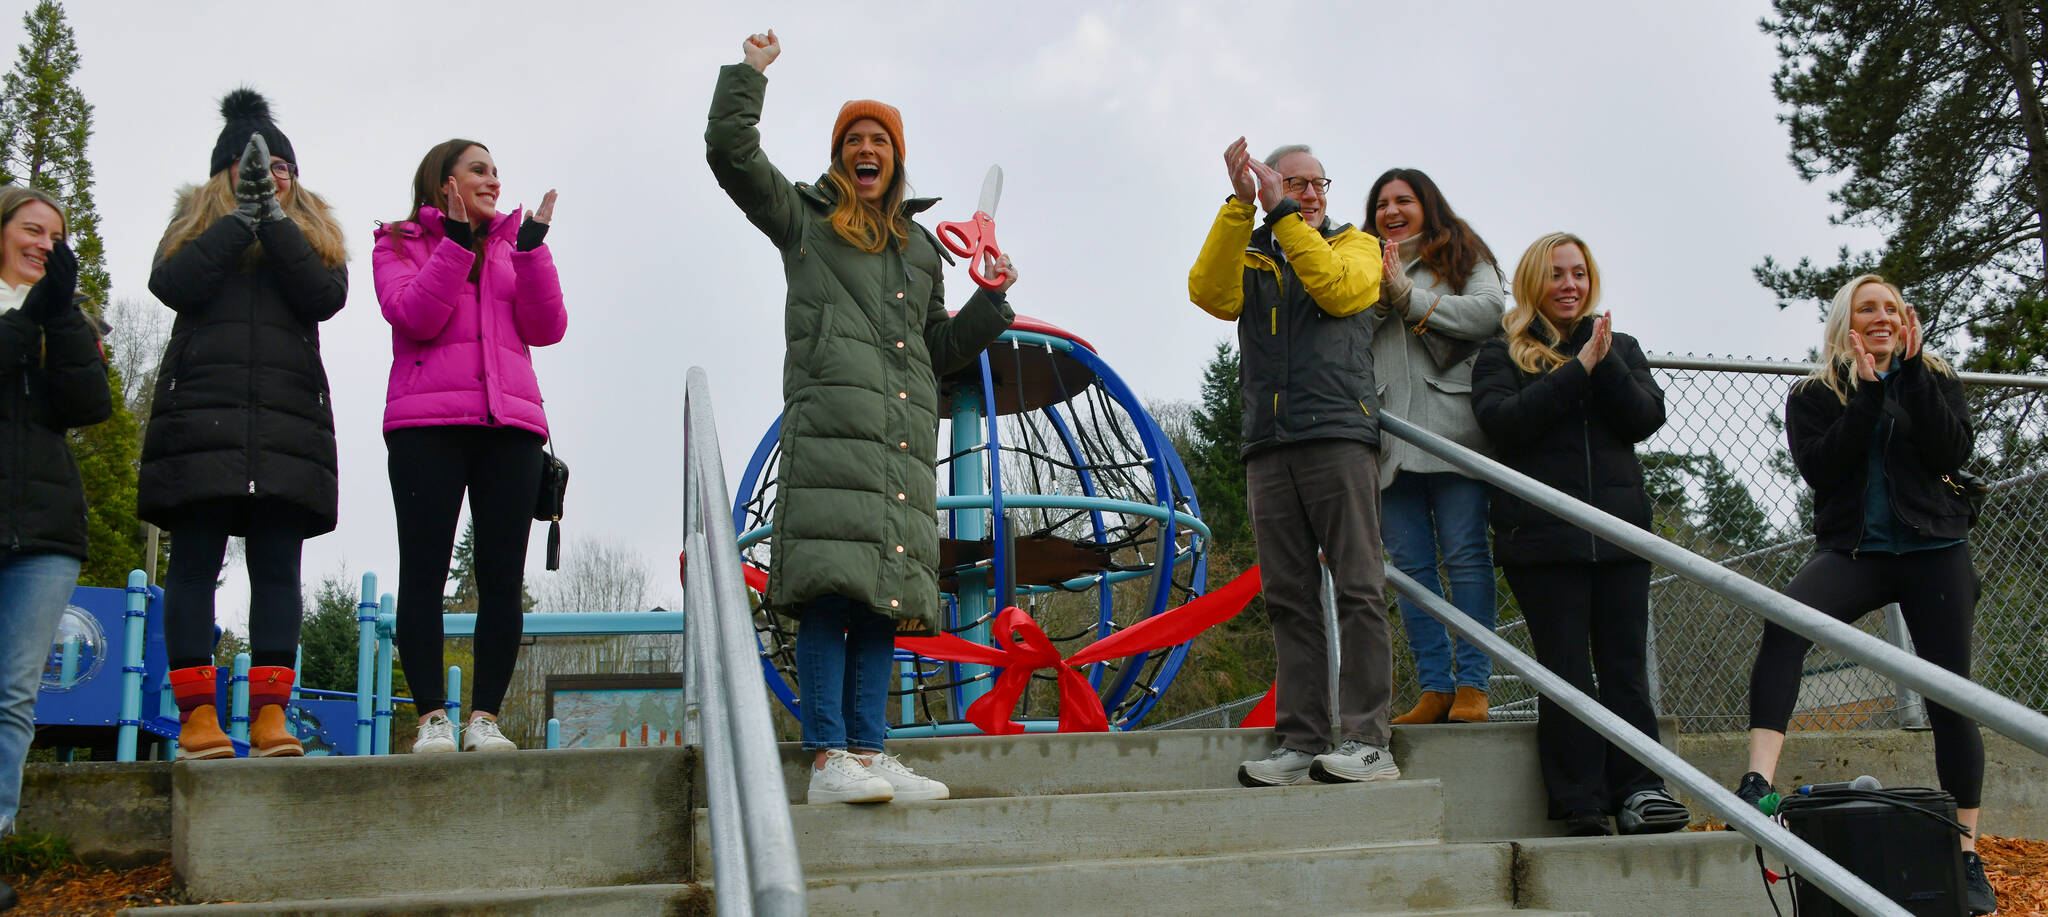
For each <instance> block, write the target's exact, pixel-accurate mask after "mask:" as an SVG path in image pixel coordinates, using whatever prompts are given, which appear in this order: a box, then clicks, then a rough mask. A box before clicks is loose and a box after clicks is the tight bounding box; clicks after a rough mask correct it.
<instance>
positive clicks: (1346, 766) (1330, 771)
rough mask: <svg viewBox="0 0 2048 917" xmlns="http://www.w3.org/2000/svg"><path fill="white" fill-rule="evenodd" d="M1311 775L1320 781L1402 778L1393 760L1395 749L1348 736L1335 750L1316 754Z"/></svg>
mask: <svg viewBox="0 0 2048 917" xmlns="http://www.w3.org/2000/svg"><path fill="white" fill-rule="evenodd" d="M1308 776H1309V779H1312V780H1314V781H1316V782H1317V783H1358V782H1368V781H1374V780H1399V779H1401V768H1400V767H1399V766H1398V765H1396V764H1395V763H1394V753H1393V752H1391V751H1388V750H1387V749H1384V748H1380V747H1378V746H1376V745H1367V744H1365V743H1364V742H1361V741H1359V740H1357V739H1346V740H1344V743H1343V744H1341V745H1338V746H1337V750H1336V751H1333V752H1330V753H1328V754H1323V755H1317V756H1316V760H1315V763H1314V764H1311V765H1309V768H1308Z"/></svg>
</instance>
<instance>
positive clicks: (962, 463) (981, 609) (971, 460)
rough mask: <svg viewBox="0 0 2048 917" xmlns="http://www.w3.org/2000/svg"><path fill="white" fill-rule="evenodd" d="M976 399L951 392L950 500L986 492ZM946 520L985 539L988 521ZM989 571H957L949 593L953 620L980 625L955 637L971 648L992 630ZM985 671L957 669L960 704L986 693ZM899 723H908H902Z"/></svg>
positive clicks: (971, 537)
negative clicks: (955, 605) (954, 606)
mask: <svg viewBox="0 0 2048 917" xmlns="http://www.w3.org/2000/svg"><path fill="white" fill-rule="evenodd" d="M982 398H983V392H982V391H981V390H980V389H978V388H975V387H972V386H965V385H963V386H961V387H959V388H956V389H954V390H953V449H952V452H953V455H955V456H958V457H957V458H955V459H954V460H953V494H952V495H953V496H955V497H963V496H974V497H983V496H986V495H987V494H988V492H989V491H988V480H987V467H986V454H987V453H986V450H985V449H984V448H983V447H984V445H985V442H986V441H985V440H984V439H983V438H982V437H983V431H982V425H983V421H985V420H986V419H987V418H986V415H984V414H983V413H982ZM976 456H982V457H983V458H982V459H980V460H977V459H976ZM952 515H953V537H954V538H956V539H959V540H961V541H964V542H969V543H972V542H976V541H980V540H981V539H983V538H985V537H987V536H988V533H989V525H988V519H987V517H984V516H983V515H982V514H981V513H979V512H976V511H971V510H970V511H967V512H955V513H953V514H952ZM993 572H994V571H993V569H992V568H990V567H985V566H983V567H975V568H973V569H971V570H961V571H960V586H959V588H957V589H955V590H954V591H953V595H954V596H955V601H956V602H958V604H959V611H960V613H959V617H958V618H957V620H958V621H959V623H961V624H963V625H965V624H968V623H970V622H974V621H980V622H981V623H979V624H975V625H973V626H972V627H966V628H965V629H963V630H961V631H960V636H961V637H962V638H963V639H966V640H968V641H970V642H973V643H981V644H987V643H988V642H989V633H990V631H991V630H992V628H991V627H990V626H989V619H992V614H993V613H992V611H991V609H990V607H989V586H990V584H991V582H992V581H991V579H990V575H991V574H992V573H993ZM914 664H915V663H914V662H913V663H906V665H914ZM991 671H992V670H991V669H990V668H989V667H988V666H985V665H971V664H968V663H961V664H960V666H959V672H960V678H961V679H962V680H963V681H967V683H966V684H963V685H961V686H960V697H961V699H962V703H963V704H972V703H974V702H975V701H976V700H979V699H980V698H981V696H982V695H984V694H987V693H988V692H989V690H990V687H991V686H990V685H989V682H988V679H987V678H984V677H980V676H985V675H987V674H988V673H989V672H991ZM969 679H973V680H969ZM910 703H911V695H910V694H907V693H906V694H905V695H903V706H904V710H905V713H906V717H907V714H908V712H909V710H910ZM904 721H905V722H911V720H910V719H908V718H906V719H905V720H904Z"/></svg>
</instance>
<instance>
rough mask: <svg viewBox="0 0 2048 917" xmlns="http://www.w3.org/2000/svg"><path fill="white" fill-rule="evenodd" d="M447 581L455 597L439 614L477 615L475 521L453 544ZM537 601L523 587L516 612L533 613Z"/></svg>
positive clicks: (521, 587) (471, 521)
mask: <svg viewBox="0 0 2048 917" xmlns="http://www.w3.org/2000/svg"><path fill="white" fill-rule="evenodd" d="M448 580H449V581H450V582H452V583H454V584H455V594H454V595H452V596H449V597H448V599H447V600H446V601H444V602H442V603H441V613H442V614H465V615H473V614H476V519H475V517H471V518H470V520H469V521H468V522H467V523H465V524H464V525H463V526H462V538H461V540H459V541H457V542H455V555H454V556H453V557H452V558H451V559H450V560H449V562H448ZM537 604H539V600H538V599H535V598H534V597H533V590H531V589H528V588H526V587H525V586H524V585H523V584H522V585H521V586H520V591H519V610H520V611H522V612H525V611H532V610H533V608H534V606H535V605H537Z"/></svg>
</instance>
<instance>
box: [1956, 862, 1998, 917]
mask: <svg viewBox="0 0 2048 917" xmlns="http://www.w3.org/2000/svg"><path fill="white" fill-rule="evenodd" d="M1963 903H1964V904H1965V905H1968V906H1969V908H1970V914H1971V917H1976V915H1978V914H1996V913H1998V893H1997V892H1995V891H1992V890H1991V880H1990V879H1988V878H1986V877H1985V875H1984V860H1983V858H1981V857H1979V856H1977V851H1975V850H1965V851H1963Z"/></svg>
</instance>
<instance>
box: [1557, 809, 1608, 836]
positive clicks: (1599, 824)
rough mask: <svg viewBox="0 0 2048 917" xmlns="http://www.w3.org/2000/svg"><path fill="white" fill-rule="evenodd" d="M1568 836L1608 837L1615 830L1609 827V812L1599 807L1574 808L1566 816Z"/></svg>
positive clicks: (1565, 824)
mask: <svg viewBox="0 0 2048 917" xmlns="http://www.w3.org/2000/svg"><path fill="white" fill-rule="evenodd" d="M1564 833H1565V836H1566V837H1606V836H1608V835H1610V834H1613V833H1614V832H1613V831H1611V830H1608V828H1607V813H1605V812H1602V811H1600V810H1599V809H1573V810H1572V814H1570V815H1567V816H1565V819H1564Z"/></svg>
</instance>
